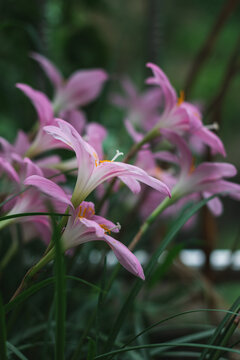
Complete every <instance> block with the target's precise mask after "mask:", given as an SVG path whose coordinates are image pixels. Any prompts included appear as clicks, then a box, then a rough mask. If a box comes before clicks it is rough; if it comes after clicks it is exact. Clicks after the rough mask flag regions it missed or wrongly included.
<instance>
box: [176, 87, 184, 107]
mask: <svg viewBox="0 0 240 360" xmlns="http://www.w3.org/2000/svg"><path fill="white" fill-rule="evenodd" d="M184 100H185V93H184V91H183V90H181V91H180V96H179V98H178V101H177V105H178V106H180V105H181V104H182V103H183V102H184Z"/></svg>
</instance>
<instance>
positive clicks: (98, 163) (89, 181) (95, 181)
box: [44, 119, 170, 207]
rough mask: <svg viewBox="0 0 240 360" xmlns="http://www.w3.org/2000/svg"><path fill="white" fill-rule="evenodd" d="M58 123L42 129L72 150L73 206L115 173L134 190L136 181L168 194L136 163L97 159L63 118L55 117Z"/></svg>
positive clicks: (138, 187)
mask: <svg viewBox="0 0 240 360" xmlns="http://www.w3.org/2000/svg"><path fill="white" fill-rule="evenodd" d="M57 124H58V126H45V127H44V130H45V131H46V132H47V133H48V134H50V135H52V136H53V137H54V138H55V139H57V140H60V141H62V142H63V143H64V144H66V145H67V146H68V148H70V149H72V150H73V151H75V154H76V158H77V163H78V176H77V182H76V185H75V189H74V191H73V195H72V203H73V204H74V206H75V207H77V206H78V205H79V204H80V203H81V202H82V201H84V200H85V199H86V197H87V196H88V195H89V194H90V193H91V192H92V191H93V190H94V189H95V188H96V187H97V186H99V185H100V184H102V183H103V182H104V181H106V180H109V179H112V178H113V177H115V176H117V177H119V178H120V180H122V181H123V182H124V183H125V184H126V185H127V186H128V187H129V188H130V190H132V191H133V192H134V193H138V192H139V191H140V184H139V181H141V182H143V183H145V184H147V185H149V186H151V187H153V188H154V189H156V190H158V191H160V192H161V193H163V194H164V195H165V196H170V191H169V189H168V187H167V185H165V184H164V183H162V182H161V181H159V180H156V179H154V178H152V177H151V176H149V175H148V174H147V173H146V172H145V171H143V170H142V169H139V168H138V167H136V166H133V165H129V164H125V163H121V162H116V161H114V160H115V159H116V158H117V157H118V156H119V155H121V153H120V152H117V155H116V156H114V158H113V159H112V160H110V161H109V160H100V159H99V157H98V154H97V152H96V150H95V149H94V148H93V147H92V146H91V145H90V144H88V143H87V142H86V141H84V140H83V138H82V137H81V136H80V135H79V133H78V132H77V131H76V130H75V129H74V128H73V127H72V126H71V125H70V124H68V123H67V122H65V121H64V120H61V119H58V120H57Z"/></svg>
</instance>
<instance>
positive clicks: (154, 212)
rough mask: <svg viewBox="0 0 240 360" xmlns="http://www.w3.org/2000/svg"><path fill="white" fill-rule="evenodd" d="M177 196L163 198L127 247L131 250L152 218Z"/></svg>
mask: <svg viewBox="0 0 240 360" xmlns="http://www.w3.org/2000/svg"><path fill="white" fill-rule="evenodd" d="M177 199H178V198H177V196H172V198H168V197H167V198H165V199H164V200H163V201H162V202H161V204H160V205H159V206H158V207H157V208H156V209H155V210H154V211H153V212H152V213H151V215H149V217H148V218H147V219H146V220H145V222H144V223H143V224H142V226H141V227H140V229H139V231H138V232H137V234H136V235H135V236H134V238H133V240H132V242H131V243H130V245H129V247H128V248H129V249H130V250H133V249H134V248H135V247H136V245H137V244H138V242H139V240H140V239H141V237H142V235H143V234H144V233H145V232H146V231H147V229H148V228H149V226H150V225H151V224H152V223H153V222H154V220H155V219H156V218H157V217H158V216H159V215H160V214H161V213H162V212H163V211H164V210H165V209H166V208H167V207H168V206H170V205H172V204H173V203H174V202H175V201H176V200H177Z"/></svg>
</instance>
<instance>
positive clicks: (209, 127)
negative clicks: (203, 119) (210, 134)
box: [205, 122, 219, 130]
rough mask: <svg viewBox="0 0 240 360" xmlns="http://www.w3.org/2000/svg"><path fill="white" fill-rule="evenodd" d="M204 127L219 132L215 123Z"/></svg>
mask: <svg viewBox="0 0 240 360" xmlns="http://www.w3.org/2000/svg"><path fill="white" fill-rule="evenodd" d="M205 127H206V128H207V129H209V130H219V125H218V123H217V122H214V123H212V124H209V125H205Z"/></svg>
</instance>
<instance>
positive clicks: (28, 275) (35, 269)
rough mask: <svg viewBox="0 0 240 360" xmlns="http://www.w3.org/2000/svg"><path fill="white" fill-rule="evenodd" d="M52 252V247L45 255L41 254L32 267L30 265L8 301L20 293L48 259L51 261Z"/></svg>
mask: <svg viewBox="0 0 240 360" xmlns="http://www.w3.org/2000/svg"><path fill="white" fill-rule="evenodd" d="M54 253H55V250H54V248H52V249H51V250H50V251H49V252H48V253H47V254H46V255H45V256H43V257H42V258H41V259H40V260H39V262H38V263H37V264H36V265H34V266H33V267H31V269H29V270H28V272H27V273H26V275H25V276H24V278H23V279H22V281H21V284H20V285H19V287H18V288H17V290H16V291H15V293H14V294H13V296H12V298H11V300H10V301H12V300H14V299H15V298H16V296H17V295H18V294H20V292H21V291H22V290H24V289H25V288H26V287H27V286H28V284H29V282H30V280H31V279H32V278H33V276H34V275H35V274H36V273H37V272H38V271H39V270H40V269H42V267H43V266H45V265H46V264H47V263H49V261H51V260H52V259H53V257H54Z"/></svg>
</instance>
